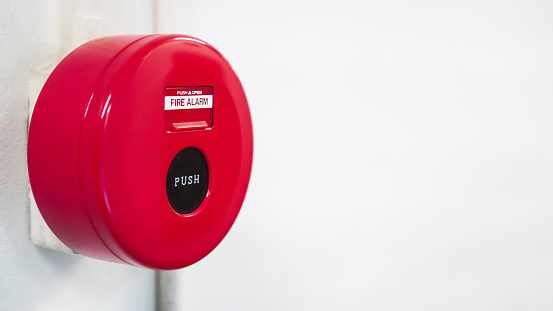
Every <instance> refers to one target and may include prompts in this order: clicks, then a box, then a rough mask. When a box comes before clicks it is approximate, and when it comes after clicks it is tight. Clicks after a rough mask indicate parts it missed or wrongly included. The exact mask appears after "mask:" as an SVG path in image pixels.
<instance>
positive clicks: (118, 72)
mask: <svg viewBox="0 0 553 311" xmlns="http://www.w3.org/2000/svg"><path fill="white" fill-rule="evenodd" d="M185 91H186V92H187V93H186V94H184V92H185ZM189 91H190V94H189V93H188V92H189ZM177 92H180V93H177ZM199 92H201V94H199ZM173 96H174V98H172V97H173ZM171 99H181V101H178V104H177V101H173V104H174V105H175V106H173V107H174V108H175V109H167V100H169V105H170V104H171ZM185 99H186V105H188V104H189V103H191V102H189V101H188V99H190V100H194V102H193V105H195V107H194V108H192V109H189V108H190V107H191V105H192V104H191V105H188V107H185V108H184V109H180V108H182V106H180V107H178V106H176V105H184V104H185V102H183V101H182V100H185ZM193 105H192V106H193ZM196 107H197V108H196ZM200 107H201V108H200ZM169 108H171V106H169ZM186 148H193V149H195V150H197V151H199V154H201V155H203V158H205V163H207V167H208V171H209V172H208V173H209V179H208V180H209V181H208V184H207V191H206V192H205V197H203V199H202V200H201V204H200V205H199V207H197V208H196V209H195V210H194V211H193V212H191V213H189V214H180V213H178V212H177V211H176V210H175V209H173V208H172V207H171V205H170V204H169V202H168V198H167V193H166V180H170V176H168V170H169V166H170V164H171V162H172V160H173V159H174V158H175V157H176V155H177V154H178V153H179V152H180V151H182V150H184V149H186ZM252 153H253V136H252V124H251V118H250V112H249V109H248V104H247V100H246V96H245V94H244V91H243V89H242V86H241V84H240V81H239V80H238V77H237V76H236V74H235V73H234V71H233V70H232V68H231V67H230V65H229V64H228V62H227V61H226V60H225V59H224V58H223V56H222V55H221V54H220V53H219V52H218V51H217V50H215V49H214V48H213V47H211V46H210V45H209V44H207V43H205V42H203V41H201V40H199V39H196V38H192V37H188V36H183V35H149V36H117V37H106V38H101V39H97V40H93V41H90V42H88V43H86V44H84V45H82V46H80V47H79V48H77V49H76V50H75V51H73V52H72V53H71V54H69V55H68V56H67V57H66V58H65V59H64V60H63V61H62V62H61V63H60V64H59V65H58V67H57V68H56V69H55V70H54V72H53V73H52V74H51V76H50V77H49V79H48V81H47V82H46V84H45V85H44V87H43V89H42V92H41V94H40V96H39V99H38V101H37V104H36V107H35V110H34V112H33V116H32V119H31V125H30V129H29V142H28V166H29V178H30V182H31V187H32V190H33V194H34V196H35V199H36V202H37V205H38V207H39V209H40V211H41V213H42V215H43V217H44V219H45V221H46V222H47V224H48V225H49V226H50V228H51V229H52V231H53V232H54V233H55V234H56V235H57V236H58V238H60V240H62V241H63V242H64V243H65V244H66V245H67V246H69V247H70V248H71V249H73V250H75V251H76V252H79V253H81V254H83V255H87V256H90V257H95V258H99V259H103V260H109V261H114V262H121V263H128V264H131V265H135V266H141V267H147V268H152V269H178V268H182V267H185V266H188V265H190V264H192V263H194V262H196V261H198V260H200V259H201V258H203V257H204V256H206V255H207V254H208V253H209V252H211V251H212V250H213V249H214V248H215V247H216V246H217V244H218V243H220V242H221V240H222V239H223V237H224V236H225V235H226V234H227V232H228V231H229V229H230V227H231V226H232V224H233V222H234V220H235V219H236V217H237V215H238V212H239V210H240V207H241V205H242V202H243V200H244V196H245V194H246V190H247V186H248V182H249V176H250V170H251V164H252ZM192 176H195V175H190V176H188V178H189V180H190V181H192ZM171 178H172V177H171ZM179 178H180V180H181V181H183V180H185V179H184V178H186V177H176V179H175V180H179ZM198 180H199V179H198ZM203 180H207V179H202V181H203ZM206 182H207V181H206ZM183 184H184V183H183ZM175 186H176V184H175Z"/></svg>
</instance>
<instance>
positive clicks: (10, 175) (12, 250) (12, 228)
mask: <svg viewBox="0 0 553 311" xmlns="http://www.w3.org/2000/svg"><path fill="white" fill-rule="evenodd" d="M153 11H154V10H153V1H146V0H141V1H131V0H124V1H117V2H115V1H107V0H105V1H101V2H98V1H93V0H90V1H87V0H80V1H70V0H50V1H20V0H13V1H12V0H8V1H2V3H1V4H0V59H1V61H0V309H1V310H153V308H154V294H155V290H154V272H153V271H148V270H145V269H138V268H132V267H129V266H123V265H117V264H112V263H107V262H101V261H97V260H93V259H88V258H85V257H83V256H78V255H68V254H64V253H58V252H54V251H50V250H45V249H40V248H37V247H35V246H34V245H33V244H31V242H30V241H29V227H28V226H29V224H28V206H29V200H28V190H29V188H28V187H29V186H28V177H27V168H26V147H27V137H26V136H27V122H28V105H29V94H30V92H31V90H30V88H29V85H30V83H31V81H36V80H40V79H41V77H42V76H43V75H44V74H47V72H48V70H51V69H52V68H53V66H55V65H56V64H57V63H58V62H59V60H60V59H61V58H62V57H63V56H64V55H65V54H66V53H68V52H69V51H70V50H71V49H72V48H74V47H75V46H76V45H77V44H78V43H82V42H83V41H86V40H88V39H92V38H93V37H95V36H97V35H101V34H102V33H103V34H105V35H112V34H125V33H151V32H152V31H153V29H154V21H153V19H154V14H153Z"/></svg>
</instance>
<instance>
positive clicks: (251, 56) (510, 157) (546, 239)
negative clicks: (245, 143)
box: [180, 0, 553, 311]
mask: <svg viewBox="0 0 553 311" xmlns="http://www.w3.org/2000/svg"><path fill="white" fill-rule="evenodd" d="M551 16H553V3H552V2H551V1H527V0H524V1H522V0H520V1H519V0H508V1H490V0H484V1H482V0H469V1H428V0H423V1H397V0H392V1H352V0H344V1H307V0H294V1H290V0H283V1H271V2H265V1H248V0H242V1H206V0H201V1H193V0H189V1H187V5H186V10H185V14H184V15H183V16H182V19H183V21H184V25H185V30H186V31H187V33H188V34H191V35H195V36H198V37H201V38H203V39H205V40H207V41H208V42H210V43H212V44H213V45H214V46H215V47H217V48H218V49H219V50H220V51H221V52H222V53H223V54H224V55H225V56H226V57H227V58H228V59H229V61H230V62H231V63H232V64H233V66H234V68H235V69H236V71H237V73H238V75H239V76H240V77H241V79H242V81H243V84H244V86H245V88H246V93H247V95H248V98H249V101H250V105H251V111H252V116H253V119H254V135H255V143H256V144H255V158H254V170H253V176H252V180H251V184H250V189H249V192H248V196H247V199H246V203H245V205H244V207H243V210H242V212H241V215H240V216H239V218H238V221H237V222H236V223H235V226H234V227H233V229H232V230H231V232H230V234H229V235H228V236H227V238H226V239H225V240H224V241H223V242H222V244H221V245H220V246H219V247H218V248H217V249H216V250H215V251H214V252H213V253H212V254H211V255H209V256H208V257H207V258H206V259H204V260H203V261H202V262H200V263H198V264H196V265H194V266H192V267H190V268H187V269H185V270H184V272H182V276H183V280H184V290H183V292H182V295H181V296H180V297H181V301H182V303H184V304H185V305H186V306H187V307H188V310H450V311H451V310H551V309H553V300H552V299H551V292H552V291H553V282H551V280H552V278H553V264H552V263H553V226H552V222H553V208H552V206H553V190H552V189H553V122H551V120H552V119H553V104H552V103H553V87H552V86H553V31H552V30H553V19H552V18H551Z"/></svg>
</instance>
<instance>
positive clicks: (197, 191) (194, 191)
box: [165, 148, 209, 214]
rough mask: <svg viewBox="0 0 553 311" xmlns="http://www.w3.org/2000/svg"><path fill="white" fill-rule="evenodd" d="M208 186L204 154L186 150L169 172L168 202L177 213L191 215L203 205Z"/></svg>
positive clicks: (166, 185)
mask: <svg viewBox="0 0 553 311" xmlns="http://www.w3.org/2000/svg"><path fill="white" fill-rule="evenodd" d="M208 184H209V170H208V168H207V162H206V161H205V158H204V156H203V154H202V153H201V152H200V151H199V150H198V149H196V148H184V149H182V150H181V151H179V153H177V155H176V156H175V157H174V158H173V161H171V165H169V170H168V171H167V180H166V182H165V190H166V191H167V200H168V201H169V204H170V205H171V207H172V208H173V209H174V210H175V211H176V212H177V213H179V214H190V213H192V212H194V211H195V210H196V209H197V208H198V207H199V206H200V204H202V201H203V200H204V198H205V195H206V193H207V185H208Z"/></svg>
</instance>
